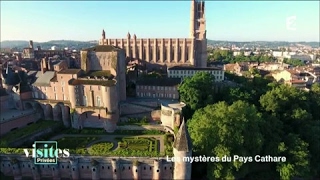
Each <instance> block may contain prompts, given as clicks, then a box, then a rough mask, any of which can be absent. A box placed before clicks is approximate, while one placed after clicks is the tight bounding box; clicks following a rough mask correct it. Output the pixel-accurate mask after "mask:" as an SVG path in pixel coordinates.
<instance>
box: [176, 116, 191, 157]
mask: <svg viewBox="0 0 320 180" xmlns="http://www.w3.org/2000/svg"><path fill="white" fill-rule="evenodd" d="M173 147H174V148H175V149H177V150H178V151H186V152H190V151H192V143H191V138H190V135H189V133H188V129H187V126H186V123H185V121H184V119H183V120H182V123H181V125H180V129H179V131H178V133H177V135H176V139H175V141H174V143H173Z"/></svg>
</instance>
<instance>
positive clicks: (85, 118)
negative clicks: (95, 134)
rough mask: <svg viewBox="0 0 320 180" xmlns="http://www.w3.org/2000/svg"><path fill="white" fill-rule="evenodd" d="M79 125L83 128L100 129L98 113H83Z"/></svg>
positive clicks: (101, 121)
mask: <svg viewBox="0 0 320 180" xmlns="http://www.w3.org/2000/svg"><path fill="white" fill-rule="evenodd" d="M79 125H82V126H83V127H91V128H102V127H103V120H102V118H101V117H100V114H99V113H96V112H94V111H85V112H83V113H82V114H80V117H79Z"/></svg>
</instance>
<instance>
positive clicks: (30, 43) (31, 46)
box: [29, 40, 33, 49]
mask: <svg viewBox="0 0 320 180" xmlns="http://www.w3.org/2000/svg"><path fill="white" fill-rule="evenodd" d="M29 48H31V49H33V41H32V40H30V41H29Z"/></svg>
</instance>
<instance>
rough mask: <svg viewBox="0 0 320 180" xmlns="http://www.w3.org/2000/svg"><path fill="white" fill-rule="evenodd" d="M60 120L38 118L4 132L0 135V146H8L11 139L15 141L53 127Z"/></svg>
mask: <svg viewBox="0 0 320 180" xmlns="http://www.w3.org/2000/svg"><path fill="white" fill-rule="evenodd" d="M59 124H61V122H57V121H51V120H50V121H49V120H40V121H37V122H36V123H34V124H30V125H28V126H26V127H24V128H20V129H16V130H13V131H11V132H9V133H8V134H5V135H4V136H2V137H1V140H0V147H8V144H10V143H11V142H13V141H16V140H17V139H20V138H23V137H25V136H28V135H31V134H33V133H35V132H38V131H41V130H44V129H47V128H50V127H53V126H54V125H59Z"/></svg>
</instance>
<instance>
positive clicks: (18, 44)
mask: <svg viewBox="0 0 320 180" xmlns="http://www.w3.org/2000/svg"><path fill="white" fill-rule="evenodd" d="M207 42H208V45H212V46H232V45H233V44H234V45H236V46H237V47H248V48H251V47H260V48H278V47H279V46H291V45H294V46H298V45H304V46H311V47H314V48H317V47H320V43H319V42H285V41H248V42H236V41H217V40H208V41H207ZM33 44H34V47H37V46H41V48H42V49H50V48H51V47H52V46H56V47H57V48H58V49H63V48H65V47H69V48H72V49H77V50H78V49H82V48H87V47H90V46H92V45H95V44H98V41H74V40H52V41H48V42H33ZM28 46H29V41H19V40H18V41H1V48H16V49H18V50H22V49H23V48H25V47H28Z"/></svg>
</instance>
